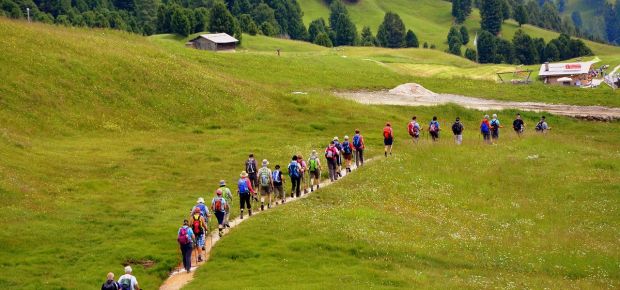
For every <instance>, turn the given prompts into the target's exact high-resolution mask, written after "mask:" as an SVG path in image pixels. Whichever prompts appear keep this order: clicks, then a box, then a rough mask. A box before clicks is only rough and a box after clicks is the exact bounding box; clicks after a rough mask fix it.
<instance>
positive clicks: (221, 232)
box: [220, 230, 224, 238]
mask: <svg viewBox="0 0 620 290" xmlns="http://www.w3.org/2000/svg"><path fill="white" fill-rule="evenodd" d="M223 235H224V231H222V230H220V238H221V237H222V236H223Z"/></svg>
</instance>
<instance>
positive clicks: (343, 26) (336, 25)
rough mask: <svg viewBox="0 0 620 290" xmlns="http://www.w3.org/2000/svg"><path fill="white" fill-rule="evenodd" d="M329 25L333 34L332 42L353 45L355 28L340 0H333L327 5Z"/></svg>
mask: <svg viewBox="0 0 620 290" xmlns="http://www.w3.org/2000/svg"><path fill="white" fill-rule="evenodd" d="M329 9H330V15H329V27H330V29H331V31H332V32H333V34H334V39H333V40H334V41H333V44H334V45H335V46H340V45H355V40H356V39H357V28H356V27H355V24H353V21H351V18H350V16H349V12H348V11H347V8H346V7H345V6H344V4H343V3H342V1H341V0H334V1H333V2H332V4H331V5H330V6H329Z"/></svg>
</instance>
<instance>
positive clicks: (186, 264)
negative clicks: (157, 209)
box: [119, 220, 195, 282]
mask: <svg viewBox="0 0 620 290" xmlns="http://www.w3.org/2000/svg"><path fill="white" fill-rule="evenodd" d="M177 236H178V238H177V241H178V242H179V246H180V247H181V255H182V258H183V268H185V271H186V272H187V273H189V272H190V270H191V268H192V241H193V240H195V235H194V231H192V228H191V227H190V226H189V221H188V220H183V225H182V226H181V227H180V228H179V231H178V232H177ZM119 282H120V280H119Z"/></svg>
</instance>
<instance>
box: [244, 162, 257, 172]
mask: <svg viewBox="0 0 620 290" xmlns="http://www.w3.org/2000/svg"><path fill="white" fill-rule="evenodd" d="M245 170H246V171H247V173H248V174H250V173H254V172H256V166H254V159H252V160H250V159H248V160H247V161H246V162H245Z"/></svg>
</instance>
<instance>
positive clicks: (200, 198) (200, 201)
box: [196, 197, 205, 203]
mask: <svg viewBox="0 0 620 290" xmlns="http://www.w3.org/2000/svg"><path fill="white" fill-rule="evenodd" d="M196 202H197V203H205V199H204V198H202V197H199V198H198V201H196Z"/></svg>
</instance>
